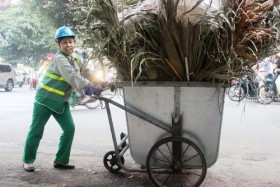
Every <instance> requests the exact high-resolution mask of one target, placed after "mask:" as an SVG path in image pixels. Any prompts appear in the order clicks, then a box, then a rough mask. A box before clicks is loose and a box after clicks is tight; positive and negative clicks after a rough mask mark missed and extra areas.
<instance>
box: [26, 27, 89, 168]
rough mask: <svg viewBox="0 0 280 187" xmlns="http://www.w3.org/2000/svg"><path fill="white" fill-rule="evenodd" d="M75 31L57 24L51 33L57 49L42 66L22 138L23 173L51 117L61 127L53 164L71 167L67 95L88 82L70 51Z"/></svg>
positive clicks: (71, 135) (30, 165)
mask: <svg viewBox="0 0 280 187" xmlns="http://www.w3.org/2000/svg"><path fill="white" fill-rule="evenodd" d="M75 36H76V35H75V33H74V32H73V31H72V30H71V29H70V28H69V27H66V26H63V27H60V28H58V29H57V31H56V33H55V42H56V43H57V44H58V48H59V50H58V52H57V53H56V54H55V56H54V57H53V58H52V60H51V62H50V63H49V64H48V66H47V68H46V72H45V74H44V75H43V77H42V80H41V82H40V83H39V85H38V88H37V91H36V96H35V102H34V108H33V115H32V121H31V125H30V129H29V132H28V134H27V137H26V141H25V146H24V151H23V156H22V161H23V168H24V170H25V171H27V172H34V170H35V167H34V162H35V159H36V154H37V149H38V147H39V143H40V140H41V138H42V136H43V132H44V127H45V125H46V123H47V122H48V120H49V118H50V117H51V116H53V117H54V119H55V120H56V121H57V122H58V124H59V125H60V127H61V129H62V134H61V137H60V142H59V146H58V151H57V153H56V156H55V158H54V163H53V166H54V167H55V168H59V169H74V168H75V165H73V164H70V163H69V160H70V153H71V147H72V142H73V138H74V133H75V125H74V121H73V119H72V115H71V112H70V109H69V103H68V100H69V97H70V95H71V92H72V90H73V89H76V90H82V89H84V88H85V87H86V86H87V85H88V84H90V82H89V81H88V80H87V79H84V78H83V76H82V75H84V74H86V72H87V71H86V70H85V69H83V70H82V72H80V68H78V65H77V63H76V62H75V58H74V57H73V55H72V54H73V52H74V48H75Z"/></svg>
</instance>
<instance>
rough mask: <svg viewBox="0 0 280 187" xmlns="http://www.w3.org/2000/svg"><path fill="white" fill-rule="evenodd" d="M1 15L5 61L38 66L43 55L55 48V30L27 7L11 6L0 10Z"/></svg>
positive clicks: (1, 36)
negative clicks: (46, 25)
mask: <svg viewBox="0 0 280 187" xmlns="http://www.w3.org/2000/svg"><path fill="white" fill-rule="evenodd" d="M0 17H1V22H0V38H1V47H0V55H1V57H2V58H4V60H5V62H9V63H12V64H16V63H23V64H27V65H31V66H32V67H37V66H38V65H39V63H40V60H41V59H42V58H43V56H45V55H46V54H47V53H48V52H50V51H54V50H55V48H56V46H55V45H54V44H55V43H54V41H53V34H52V33H53V32H50V31H49V28H48V27H45V25H44V24H43V23H41V22H40V20H39V19H38V15H36V14H33V13H31V12H28V11H26V9H25V7H23V6H13V7H10V8H8V9H6V10H4V11H0Z"/></svg>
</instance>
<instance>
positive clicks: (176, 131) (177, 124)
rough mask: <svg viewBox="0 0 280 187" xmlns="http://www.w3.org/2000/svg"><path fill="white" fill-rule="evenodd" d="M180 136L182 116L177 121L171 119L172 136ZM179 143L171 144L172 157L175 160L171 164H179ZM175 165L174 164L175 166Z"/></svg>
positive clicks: (180, 151)
mask: <svg viewBox="0 0 280 187" xmlns="http://www.w3.org/2000/svg"><path fill="white" fill-rule="evenodd" d="M181 135H182V116H180V117H179V118H178V119H174V118H172V136H181ZM181 149H182V148H181V142H172V155H173V157H174V159H175V160H173V162H181V153H182V150H181ZM175 165H176V164H175Z"/></svg>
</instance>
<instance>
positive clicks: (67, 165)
mask: <svg viewBox="0 0 280 187" xmlns="http://www.w3.org/2000/svg"><path fill="white" fill-rule="evenodd" d="M53 167H55V168H58V169H74V168H75V165H73V164H59V163H57V162H54V163H53Z"/></svg>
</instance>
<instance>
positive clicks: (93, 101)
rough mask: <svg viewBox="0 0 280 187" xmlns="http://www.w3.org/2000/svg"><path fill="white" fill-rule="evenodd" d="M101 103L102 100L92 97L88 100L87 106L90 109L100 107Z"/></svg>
mask: <svg viewBox="0 0 280 187" xmlns="http://www.w3.org/2000/svg"><path fill="white" fill-rule="evenodd" d="M100 105H101V101H100V100H98V99H94V98H92V99H90V100H89V101H87V102H86V103H85V106H86V107H87V108H89V109H96V108H97V107H99V106H100Z"/></svg>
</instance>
